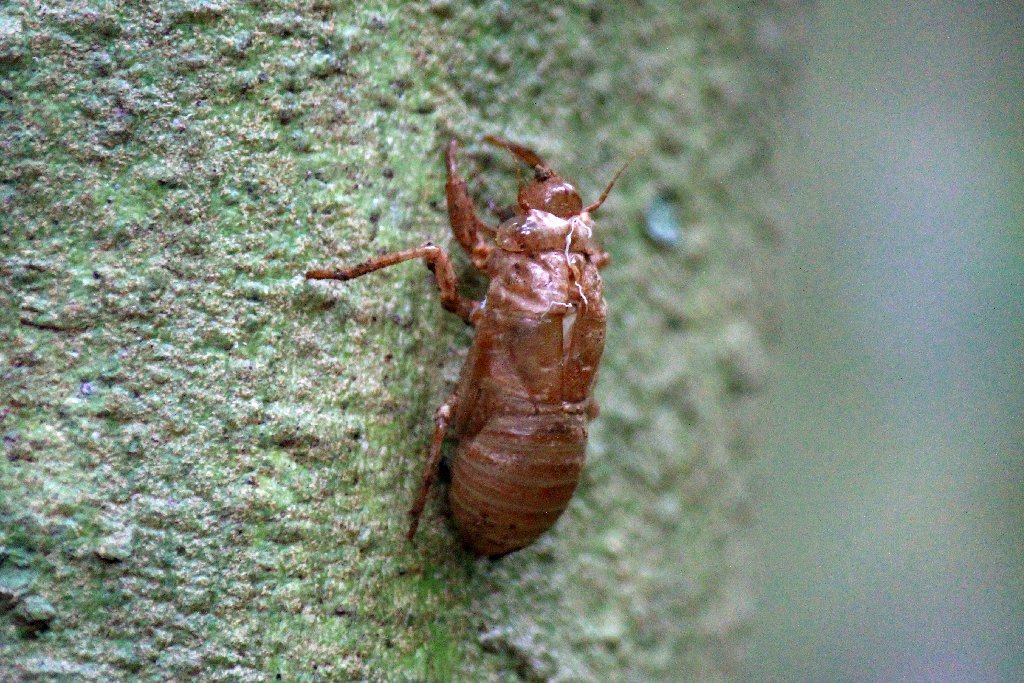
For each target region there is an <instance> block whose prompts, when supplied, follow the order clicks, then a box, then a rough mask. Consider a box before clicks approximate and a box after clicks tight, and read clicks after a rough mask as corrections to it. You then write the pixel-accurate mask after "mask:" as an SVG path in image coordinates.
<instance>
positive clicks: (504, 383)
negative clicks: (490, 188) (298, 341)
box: [306, 136, 625, 557]
mask: <svg viewBox="0 0 1024 683" xmlns="http://www.w3.org/2000/svg"><path fill="white" fill-rule="evenodd" d="M485 139H486V140H487V141H488V142H490V143H491V144H494V145H498V146H501V147H504V148H506V149H508V150H509V151H511V152H512V153H513V154H515V155H516V156H517V157H519V158H520V159H521V160H523V161H524V162H526V163H527V164H529V165H531V166H532V167H533V170H534V179H533V181H532V182H531V183H529V184H527V185H525V186H523V187H521V188H520V190H519V198H518V203H517V208H516V215H515V216H514V217H512V218H510V219H509V220H507V221H505V222H503V223H502V224H501V225H499V226H498V227H497V228H494V227H491V226H490V225H487V224H486V223H484V222H483V221H481V220H480V219H479V218H478V217H477V215H476V212H475V210H474V208H473V201H472V199H471V198H470V195H469V190H468V189H467V187H466V183H465V181H464V180H463V179H462V178H461V177H460V176H459V173H458V170H457V169H456V166H455V153H456V151H457V145H456V142H455V141H454V140H452V142H451V143H450V144H449V145H448V149H447V154H446V160H447V166H448V182H447V184H446V188H445V189H446V194H447V198H448V215H449V218H450V220H451V227H452V232H453V233H454V234H455V239H456V240H458V242H459V244H460V245H461V246H462V248H463V249H465V250H466V252H467V253H468V254H469V257H470V259H471V260H472V262H473V265H474V266H476V267H477V268H479V269H480V270H481V271H483V272H484V273H485V274H486V275H487V277H489V278H490V285H489V287H488V290H487V296H486V297H485V298H484V300H483V301H473V300H471V299H468V298H466V297H463V296H462V295H461V294H459V292H458V289H457V285H458V282H457V280H456V277H455V271H454V270H453V268H452V264H451V261H450V260H449V257H448V254H447V253H445V251H444V250H443V249H441V248H440V247H437V246H435V245H433V244H430V243H427V244H424V245H422V246H419V247H414V248H412V249H405V250H403V251H397V252H393V253H390V254H383V255H381V256H378V257H376V258H373V259H370V260H369V261H366V262H365V263H361V264H359V265H356V266H352V267H349V268H341V269H337V270H311V271H309V272H308V273H306V277H307V278H308V279H310V280H350V279H352V278H355V277H360V276H362V275H365V274H367V273H370V272H373V271H375V270H379V269H381V268H386V267H388V266H392V265H395V264H396V263H401V262H403V261H408V260H410V259H417V258H421V259H423V260H424V261H425V262H426V264H427V267H428V268H430V269H431V270H432V271H433V272H434V274H435V276H436V279H437V286H438V289H439V290H440V294H441V304H442V305H443V306H444V307H445V308H446V309H447V310H449V311H452V312H453V313H455V314H457V315H458V316H459V317H461V318H462V319H463V320H464V321H465V322H466V323H467V324H469V325H471V326H473V327H475V328H476V334H475V337H474V339H473V345H472V346H471V347H470V349H469V355H468V357H467V358H466V364H465V365H464V366H463V368H462V374H461V376H460V378H459V382H458V384H457V386H456V388H455V391H454V392H453V393H452V395H451V396H449V397H448V400H446V401H445V402H444V403H443V404H442V405H441V407H440V408H438V409H437V412H436V414H435V417H434V420H435V428H434V435H433V439H432V441H431V444H430V455H429V458H428V460H427V465H426V468H425V469H424V471H423V481H422V484H421V485H420V490H419V494H418V495H417V496H416V499H415V501H414V503H413V505H412V508H411V509H410V510H409V514H410V516H411V517H412V521H411V523H410V525H409V531H408V537H409V538H410V539H412V537H413V536H414V535H415V533H416V527H417V525H418V524H419V519H420V514H421V513H422V512H423V507H424V505H425V503H426V499H427V493H428V492H429V491H430V487H431V485H432V484H433V482H434V478H435V476H436V474H437V468H438V465H439V464H440V460H441V444H442V442H443V441H444V439H445V436H446V434H449V431H450V433H451V435H452V436H453V437H454V438H455V439H456V440H457V441H458V446H457V448H456V450H455V455H454V457H453V458H452V460H451V472H452V482H451V487H450V489H449V499H450V502H451V509H452V514H453V516H454V518H455V525H456V527H457V528H458V530H459V534H460V536H461V537H462V540H463V542H464V543H465V545H466V546H467V547H469V548H470V549H471V550H473V551H474V552H476V553H478V554H480V555H486V556H489V557H497V556H500V555H504V554H506V553H510V552H513V551H515V550H519V549H520V548H523V547H525V546H527V545H529V544H530V543H532V542H533V541H534V540H536V539H537V537H538V536H540V535H541V534H542V533H544V532H545V531H547V530H548V529H549V528H551V526H552V525H553V524H554V523H555V521H556V520H557V519H558V517H559V516H560V515H561V514H562V512H563V511H564V510H565V508H566V506H567V505H568V504H569V500H570V498H571V497H572V494H573V491H575V489H576V484H577V482H578V481H579V476H580V471H581V469H582V467H583V460H584V452H585V450H586V445H587V421H588V420H589V419H592V418H593V417H594V416H596V415H597V404H596V403H594V399H593V397H592V390H593V387H594V381H595V379H596V377H597V366H598V363H599V362H600V360H601V353H602V351H603V350H604V338H605V302H604V296H603V294H602V290H601V276H600V273H599V270H600V269H601V268H602V267H603V266H605V265H606V264H607V263H608V261H609V257H608V253H607V252H605V251H604V250H602V249H601V248H600V247H599V246H598V245H597V244H596V243H595V242H594V241H593V240H592V238H591V236H592V230H593V223H592V222H591V220H590V214H591V213H592V212H593V211H595V210H596V209H597V208H598V207H599V206H601V204H602V203H603V202H604V200H605V199H606V198H607V196H608V193H609V192H610V191H611V189H612V186H613V185H614V184H615V181H616V180H617V179H618V177H619V175H621V174H622V170H620V171H619V173H618V174H616V176H615V178H613V179H612V181H611V183H609V184H608V187H607V188H606V189H605V191H604V193H603V194H602V195H601V197H600V198H599V199H598V200H597V201H596V202H594V203H593V204H591V205H589V206H587V207H584V206H583V202H582V200H581V199H580V195H579V193H578V192H576V189H575V188H574V187H573V186H572V185H570V184H569V183H568V182H566V181H565V180H563V179H562V178H561V177H559V175H558V174H557V173H555V172H554V171H553V170H551V167H549V166H548V165H547V164H546V163H544V161H543V160H542V159H541V158H540V157H539V156H538V155H537V154H536V153H535V152H534V151H532V150H530V149H528V148H526V147H523V146H521V145H517V144H515V143H512V142H508V141H507V140H502V139H500V138H496V137H492V136H487V137H486V138H485ZM623 170H625V167H623Z"/></svg>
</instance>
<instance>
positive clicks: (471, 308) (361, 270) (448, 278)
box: [306, 242, 480, 325]
mask: <svg viewBox="0 0 1024 683" xmlns="http://www.w3.org/2000/svg"><path fill="white" fill-rule="evenodd" d="M417 258H421V259H423V261H424V262H425V263H426V264H427V268H429V269H430V270H431V271H433V273H434V278H435V279H436V280H437V288H438V290H440V293H441V305H442V306H444V308H445V310H448V311H451V312H452V313H454V314H456V315H457V316H459V317H460V318H462V319H463V320H464V321H465V322H466V324H467V325H475V324H476V319H477V316H478V314H479V312H480V302H479V301H473V300H472V299H468V298H466V297H464V296H462V295H461V294H459V291H458V285H459V281H458V279H457V278H456V277H455V269H454V268H452V262H451V259H450V258H449V257H448V254H447V253H446V252H445V250H444V249H442V248H441V247H438V246H434V245H433V244H431V243H429V242H427V243H426V244H424V245H422V246H419V247H413V248H412V249H403V250H402V251H393V252H391V253H390V254H382V255H380V256H378V257H376V258H372V259H370V260H369V261H364V262H363V263H360V264H359V265H356V266H352V267H350V268H339V269H337V270H329V269H318V270H310V271H308V272H307V273H306V279H307V280H341V281H345V280H351V279H352V278H357V277H361V276H363V275H366V274H367V273H372V272H373V271H375V270H380V269H381V268H387V267H388V266H393V265H395V264H398V263H402V262H403V261H410V260H412V259H417Z"/></svg>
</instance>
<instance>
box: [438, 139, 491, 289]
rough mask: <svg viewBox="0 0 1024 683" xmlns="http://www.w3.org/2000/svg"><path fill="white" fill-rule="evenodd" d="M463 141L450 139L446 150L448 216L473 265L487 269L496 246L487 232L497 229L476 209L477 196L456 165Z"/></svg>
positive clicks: (445, 188) (456, 237) (456, 236)
mask: <svg viewBox="0 0 1024 683" xmlns="http://www.w3.org/2000/svg"><path fill="white" fill-rule="evenodd" d="M458 149H459V145H458V143H457V142H455V140H452V141H451V142H450V143H448V149H447V151H446V152H445V161H446V162H447V166H448V182H447V183H446V184H445V187H444V190H445V196H446V197H447V199H448V219H449V221H451V224H452V233H454V234H455V239H457V240H458V241H459V244H461V245H462V248H463V249H465V250H466V253H467V254H469V258H470V260H471V261H473V265H474V266H476V267H477V269H479V270H483V269H484V266H485V265H486V263H487V258H488V257H489V256H490V255H491V252H492V251H493V250H494V246H493V245H491V244H489V243H488V242H487V241H486V240H485V239H484V236H483V233H485V232H486V233H492V234H493V233H494V228H492V227H491V226H489V225H487V224H486V223H484V222H483V221H482V220H480V219H479V218H477V215H476V209H474V208H473V198H472V197H470V196H469V188H468V187H467V186H466V181H465V180H463V179H462V176H460V175H459V171H458V169H457V168H456V166H455V152H456V151H457V150H458Z"/></svg>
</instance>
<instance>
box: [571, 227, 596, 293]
mask: <svg viewBox="0 0 1024 683" xmlns="http://www.w3.org/2000/svg"><path fill="white" fill-rule="evenodd" d="M577 225H579V226H580V227H581V228H582V230H580V232H581V233H583V234H584V235H585V236H586V237H587V238H588V239H589V238H590V236H591V235H593V234H594V233H593V231H592V230H591V229H590V226H589V225H587V224H586V223H584V222H583V221H582V220H580V217H579V216H573V217H572V218H570V219H569V232H567V233H566V235H565V265H566V267H568V268H569V271H570V272H573V270H572V256H570V255H569V247H570V246H571V245H572V235H573V233H574V232H576V226H577ZM573 284H574V285H576V291H578V292H579V293H580V298H581V299H583V307H584V308H586V307H587V306H588V305H589V304H590V301H589V300H588V299H587V295H586V294H584V293H583V287H582V286H581V285H580V283H579V281H577V280H576V278H575V277H573Z"/></svg>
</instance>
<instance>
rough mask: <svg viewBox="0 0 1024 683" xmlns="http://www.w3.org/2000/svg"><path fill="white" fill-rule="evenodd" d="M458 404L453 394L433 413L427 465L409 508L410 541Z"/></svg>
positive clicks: (457, 397) (435, 473)
mask: <svg viewBox="0 0 1024 683" xmlns="http://www.w3.org/2000/svg"><path fill="white" fill-rule="evenodd" d="M458 402H459V395H458V392H456V393H453V394H452V395H451V396H449V397H448V400H447V401H445V402H444V403H442V404H441V407H440V408H438V409H437V412H435V413H434V436H433V438H431V440H430V455H429V456H428V457H427V464H426V466H425V467H424V468H423V478H422V480H421V482H420V491H419V493H418V494H417V495H416V499H415V500H414V501H413V504H412V507H411V508H409V516H410V517H411V518H412V519H411V520H410V522H409V531H408V532H406V534H405V537H406V538H408V539H409V540H410V541H411V540H412V538H413V536H415V535H416V529H417V528H418V527H419V524H420V515H421V514H423V508H424V507H425V506H426V504H427V494H428V493H430V487H431V486H433V485H434V479H435V478H436V477H437V468H438V465H440V464H441V444H443V443H444V437H445V434H447V433H448V424H449V423H450V422H451V419H452V413H453V412H454V411H455V406H456V405H458Z"/></svg>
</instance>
